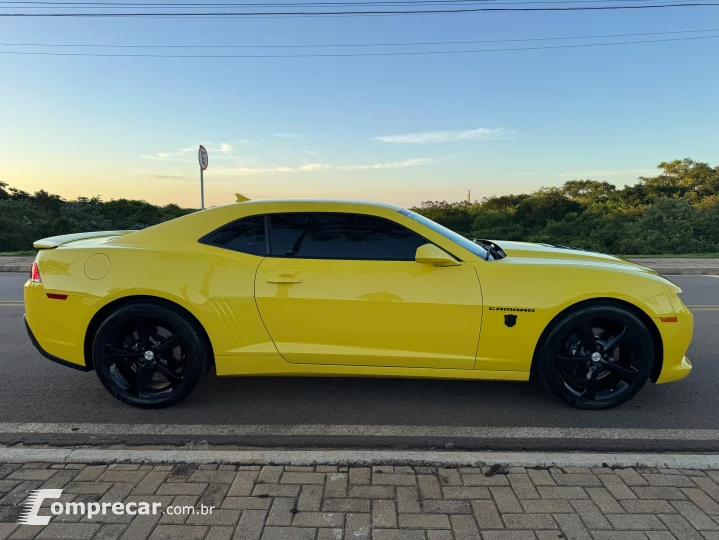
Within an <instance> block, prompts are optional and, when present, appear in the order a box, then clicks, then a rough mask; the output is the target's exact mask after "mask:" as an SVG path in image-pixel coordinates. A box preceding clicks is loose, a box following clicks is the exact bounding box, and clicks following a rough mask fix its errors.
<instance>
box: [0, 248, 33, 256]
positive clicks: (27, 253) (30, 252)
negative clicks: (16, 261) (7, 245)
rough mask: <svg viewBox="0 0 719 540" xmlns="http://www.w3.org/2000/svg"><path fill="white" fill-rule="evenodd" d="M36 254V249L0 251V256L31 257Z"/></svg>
mask: <svg viewBox="0 0 719 540" xmlns="http://www.w3.org/2000/svg"><path fill="white" fill-rule="evenodd" d="M32 255H37V251H35V250H34V249H31V250H28V251H5V252H2V251H0V257H31V256H32Z"/></svg>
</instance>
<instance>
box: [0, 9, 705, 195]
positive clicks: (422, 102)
mask: <svg viewBox="0 0 719 540" xmlns="http://www.w3.org/2000/svg"><path fill="white" fill-rule="evenodd" d="M293 1H297V0H293ZM506 1H510V0H506ZM0 11H5V12H8V11H9V10H6V9H4V8H0ZM16 11H17V10H16ZM685 30H710V32H704V33H699V34H666V35H655V36H644V37H615V38H604V39H591V40H556V41H518V42H513V41H505V42H502V43H475V44H462V45H428V46H412V47H384V48H383V47H361V48H347V47H334V48H331V47H319V48H299V49H298V48H294V49H293V48H286V49H282V48H272V47H269V48H268V47H265V48H235V49H230V50H228V49H222V50H216V49H145V48H136V49H86V48H64V49H63V48H58V47H54V48H52V47H50V48H48V47H36V46H35V47H30V46H20V45H0V73H1V74H2V75H0V180H2V181H5V182H8V183H9V184H10V185H11V186H15V187H18V188H21V189H23V190H26V191H29V192H34V191H36V190H39V189H45V190H47V191H50V192H52V193H58V194H60V195H62V196H63V197H65V198H68V199H73V198H75V197H78V196H94V195H99V196H101V197H102V199H103V200H109V199H112V198H121V197H124V198H133V199H145V200H147V201H149V202H152V203H155V204H168V203H176V204H179V205H181V206H186V207H199V204H200V186H199V166H198V163H197V149H198V145H200V144H203V145H204V146H205V147H206V148H207V150H208V154H209V167H208V169H207V171H205V199H206V204H207V205H208V206H211V205H219V204H226V203H229V202H232V201H234V199H235V196H234V194H235V193H242V194H244V195H246V196H248V197H250V198H252V199H259V198H273V197H329V198H355V199H371V200H381V201H387V202H393V203H397V204H401V205H405V206H413V205H417V204H419V203H421V202H422V201H427V200H447V201H459V200H463V199H465V198H466V196H467V191H468V190H471V198H472V199H473V200H477V199H481V198H482V197H486V196H492V195H502V194H507V193H518V192H529V191H533V190H536V189H538V188H540V187H542V186H556V185H561V184H562V183H564V182H566V181H567V180H572V179H578V178H581V179H584V178H591V179H595V180H605V181H608V182H611V183H614V184H616V185H617V186H621V185H624V184H633V183H635V182H636V180H637V178H638V177H639V176H653V175H655V174H657V169H656V167H657V165H658V164H659V163H660V162H661V161H667V160H672V159H681V158H685V157H691V158H693V159H696V160H699V161H707V162H710V163H711V164H712V165H714V166H716V165H719V92H718V91H717V88H719V70H718V69H717V60H716V59H717V58H719V39H695V40H685V41H668V42H657V43H640V44H631V45H611V46H599V47H577V48H547V49H539V50H514V51H495V52H475V53H464V54H436V55H405V56H360V57H312V58H137V57H114V58H112V57H92V56H43V55H13V54H3V52H8V51H16V52H17V51H25V52H28V51H35V52H43V51H44V52H55V53H57V52H73V53H77V52H88V51H94V52H98V51H99V52H102V53H106V54H123V53H133V52H134V53H158V54H210V55H212V54H249V55H253V54H254V55H258V54H259V55H275V54H308V53H318V54H336V53H343V54H346V53H357V52H365V53H366V52H380V51H390V50H391V51H405V50H407V51H432V50H434V51H436V50H457V49H461V50H467V49H490V48H495V49H496V48H523V47H537V46H556V45H566V44H577V43H600V42H607V41H631V40H638V39H640V40H641V39H644V40H646V39H657V38H658V39H665V38H675V37H689V36H708V35H716V36H719V6H717V7H697V8H667V9H639V10H626V11H576V12H505V13H472V14H457V15H412V16H391V17H372V16H366V17H344V18H343V17H325V18H321V17H294V18H244V19H239V18H213V19H179V18H161V19H142V18H135V19H131V18H117V19H105V18H94V19H93V18H67V19H61V18H4V17H0V41H1V42H2V43H3V44H19V43H25V44H27V43H44V44H94V45H99V44H103V45H118V44H119V45H130V44H134V45H168V44H171V45H218V44H221V45H228V44H232V45H255V46H256V45H265V46H266V45H316V44H323V45H327V44H334V45H337V44H343V45H347V44H373V43H408V42H446V41H478V40H486V41H494V40H526V39H530V38H557V37H574V36H592V35H607V34H612V35H613V34H632V33H647V32H676V31H685ZM711 30H714V31H713V32H711Z"/></svg>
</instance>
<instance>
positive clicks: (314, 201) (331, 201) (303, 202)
mask: <svg viewBox="0 0 719 540" xmlns="http://www.w3.org/2000/svg"><path fill="white" fill-rule="evenodd" d="M232 204H241V205H243V206H245V205H255V204H259V205H269V206H271V205H273V204H292V205H297V206H303V205H307V206H310V205H312V206H314V205H317V204H327V205H335V204H340V205H347V206H376V207H380V208H388V209H390V210H402V207H401V206H398V205H396V204H392V203H385V202H378V201H362V200H352V199H257V200H249V201H244V202H236V203H232Z"/></svg>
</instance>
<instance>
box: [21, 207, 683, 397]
mask: <svg viewBox="0 0 719 540" xmlns="http://www.w3.org/2000/svg"><path fill="white" fill-rule="evenodd" d="M240 199H242V197H238V200H240ZM35 247H36V248H38V249H40V252H39V253H38V256H37V260H36V262H35V264H34V265H33V269H32V275H31V277H30V280H29V281H28V282H27V283H26V285H25V310H26V314H25V322H26V326H27V330H28V333H29V335H30V338H31V339H32V341H33V343H34V344H35V346H36V347H37V348H38V350H39V351H40V352H41V353H42V354H43V355H44V356H45V357H47V358H49V359H50V360H53V361H56V362H59V363H61V364H63V365H66V366H69V367H73V368H76V369H79V370H82V371H90V370H93V369H94V370H95V372H96V373H97V376H98V377H99V378H100V381H101V382H102V384H103V385H105V387H106V388H107V389H108V390H109V391H110V392H111V393H112V394H113V395H114V396H115V397H117V398H118V399H120V400H122V401H124V402H125V403H129V404H130V405H135V406H139V407H164V406H167V405H171V404H173V403H176V402H178V401H179V400H181V399H182V398H184V397H185V396H187V395H188V394H189V393H190V392H191V391H192V389H193V388H194V387H195V386H196V385H197V384H198V383H199V382H200V380H201V379H202V378H203V376H204V375H205V374H206V373H207V372H208V371H209V370H210V369H211V367H212V366H213V365H214V367H215V370H216V371H217V374H218V375H244V376H250V375H270V376H275V375H278V376H279V375H298V376H299V375H311V376H362V377H428V378H450V379H495V380H504V381H526V380H528V379H529V377H530V374H531V373H535V374H536V375H537V376H538V377H539V378H540V379H541V380H542V382H543V383H544V385H545V386H546V387H547V388H548V389H549V390H550V391H551V392H552V393H553V394H555V395H556V396H557V397H559V398H560V399H562V400H564V401H565V402H567V403H569V404H571V405H574V406H576V407H580V408H584V409H604V408H608V407H612V406H615V405H618V404H620V403H623V402H625V401H627V400H628V399H629V398H631V397H632V396H633V395H634V394H636V393H637V392H638V391H639V389H640V388H641V387H642V386H643V385H644V383H645V382H646V381H647V380H648V379H649V380H652V381H653V382H656V383H665V382H670V381H676V380H679V379H681V378H683V377H685V376H686V375H687V374H688V373H689V371H690V370H691V364H690V362H689V360H688V359H687V358H686V357H685V353H686V350H687V347H688V346H689V342H690V341H691V337H692V325H693V321H692V315H691V313H689V311H688V310H687V308H686V307H685V306H684V304H683V303H682V302H681V300H680V299H679V297H678V296H677V293H679V292H681V290H680V289H679V287H677V286H675V285H674V284H672V283H671V282H670V281H668V280H666V279H664V278H662V277H661V276H659V275H657V274H656V273H655V272H654V271H652V270H649V269H647V268H644V267H641V266H638V265H636V264H633V263H630V262H628V261H625V260H622V259H619V258H616V257H612V256H609V255H602V254H599V253H592V252H588V251H581V250H576V249H571V248H567V247H562V246H553V245H547V244H529V243H522V242H502V241H484V240H475V241H471V240H468V239H466V238H464V237H463V236H460V235H458V234H456V233H454V232H452V231H450V230H449V229H446V228H445V227H442V226H441V225H438V224H437V223H435V222H433V221H431V220H429V219H427V218H425V217H422V216H420V215H418V214H416V213H414V212H412V211H410V210H406V209H404V208H401V207H399V206H395V205H391V204H381V203H373V202H352V201H331V200H271V201H246V202H238V203H233V204H229V205H226V206H222V207H218V208H213V209H210V210H204V211H200V212H197V213H194V214H191V215H188V216H185V217H182V218H179V219H175V220H173V221H169V222H166V223H162V224H160V225H156V226H154V227H150V228H148V229H144V230H141V231H110V232H94V233H85V234H72V235H65V236H57V237H53V238H46V239H44V240H39V241H38V242H36V243H35Z"/></svg>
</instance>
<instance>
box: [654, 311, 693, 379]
mask: <svg viewBox="0 0 719 540" xmlns="http://www.w3.org/2000/svg"><path fill="white" fill-rule="evenodd" d="M675 313H676V316H677V322H661V321H659V320H656V325H657V328H658V329H659V333H660V334H661V337H662V344H663V346H664V360H663V362H662V370H661V372H660V373H659V377H658V378H657V380H656V381H655V382H656V383H657V384H662V383H668V382H674V381H679V380H681V379H683V378H684V377H686V376H687V375H689V372H690V371H691V370H692V363H691V362H690V361H689V359H688V358H687V357H686V353H687V349H688V348H689V344H690V343H691V341H692V335H693V333H694V316H693V315H692V314H691V313H690V312H689V310H688V309H686V307H684V305H683V304H681V307H678V308H675Z"/></svg>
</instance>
